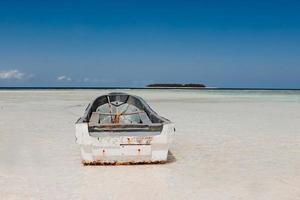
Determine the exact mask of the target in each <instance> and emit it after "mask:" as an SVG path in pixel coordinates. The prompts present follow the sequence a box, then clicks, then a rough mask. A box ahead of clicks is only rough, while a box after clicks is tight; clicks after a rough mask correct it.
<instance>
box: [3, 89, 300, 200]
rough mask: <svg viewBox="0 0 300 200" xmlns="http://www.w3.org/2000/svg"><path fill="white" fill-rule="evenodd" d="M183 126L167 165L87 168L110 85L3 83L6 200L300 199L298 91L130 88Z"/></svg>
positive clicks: (299, 105)
mask: <svg viewBox="0 0 300 200" xmlns="http://www.w3.org/2000/svg"><path fill="white" fill-rule="evenodd" d="M123 91H125V92H129V93H132V94H137V95H140V96H142V97H143V98H145V99H146V100H147V101H148V103H149V104H150V106H151V107H152V108H153V109H154V110H155V111H157V112H158V113H159V114H160V115H162V116H164V117H167V118H169V119H171V120H172V121H174V122H175V124H176V137H175V141H174V144H173V145H172V147H171V149H170V152H171V154H170V159H169V163H167V164H159V165H132V166H83V165H82V164H81V162H80V153H79V148H78V146H77V144H76V143H75V137H74V133H75V128H74V127H75V126H74V123H75V121H76V120H77V119H78V118H79V116H81V115H82V114H83V112H84V109H85V107H86V106H87V104H88V103H89V102H90V101H91V100H92V99H93V98H95V97H96V96H98V95H101V94H104V93H106V92H109V90H59V91H56V90H49V91H47V90H43V91H37V90H32V91H22V90H20V91H0V111H1V115H0V199H218V200H219V199H222V200H223V199H249V200H253V199H256V200H259V199H266V200H270V199H272V200H276V199H278V200H283V199H300V156H299V155H300V92H279V91H277V92H270V91H265V92H264V91H261V92H257V91H249V92H247V91H244V92H237V91H182V90H172V91H166V90H123Z"/></svg>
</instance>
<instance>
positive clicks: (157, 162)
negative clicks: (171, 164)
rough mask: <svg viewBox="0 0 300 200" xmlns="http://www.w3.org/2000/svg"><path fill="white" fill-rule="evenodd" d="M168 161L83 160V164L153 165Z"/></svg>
mask: <svg viewBox="0 0 300 200" xmlns="http://www.w3.org/2000/svg"><path fill="white" fill-rule="evenodd" d="M165 163H168V161H165V160H162V161H138V162H136V161H126V162H118V161H113V162H103V161H92V162H86V161H82V164H83V165H84V166H89V165H152V164H165Z"/></svg>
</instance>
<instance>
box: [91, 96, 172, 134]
mask: <svg viewBox="0 0 300 200" xmlns="http://www.w3.org/2000/svg"><path fill="white" fill-rule="evenodd" d="M86 121H87V122H88V126H89V130H90V131H134V130H136V131H141V130H144V131H146V130H149V131H158V130H161V129H162V125H163V123H164V122H166V121H168V120H167V119H165V118H163V117H160V116H158V115H157V113H155V112H154V111H153V110H152V109H151V108H150V107H149V106H148V104H146V102H145V101H144V100H143V99H141V98H139V97H137V96H133V95H129V94H126V93H109V94H108V95H103V96H100V97H98V98H97V99H96V100H95V101H94V102H93V103H92V104H91V105H89V106H88V108H87V110H86Z"/></svg>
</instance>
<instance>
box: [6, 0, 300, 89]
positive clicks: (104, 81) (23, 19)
mask: <svg viewBox="0 0 300 200" xmlns="http://www.w3.org/2000/svg"><path fill="white" fill-rule="evenodd" d="M299 10H300V3H299V1H81V2H79V1H78V2H77V1H54V0H53V1H26V2H25V1H13V0H12V1H1V2H0V86H144V85H146V84H149V83H157V82H159V83H173V82H179V83H190V82H193V83H194V82H195V83H198V82H201V83H205V84H207V85H208V86H214V87H270V88H300V12H299Z"/></svg>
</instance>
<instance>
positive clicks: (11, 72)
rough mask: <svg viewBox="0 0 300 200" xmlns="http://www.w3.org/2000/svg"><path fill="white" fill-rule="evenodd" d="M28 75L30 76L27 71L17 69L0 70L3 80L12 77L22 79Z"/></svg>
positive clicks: (0, 76)
mask: <svg viewBox="0 0 300 200" xmlns="http://www.w3.org/2000/svg"><path fill="white" fill-rule="evenodd" d="M32 76H33V75H32V74H31V75H30V77H32ZM27 77H28V76H27V75H26V74H25V73H23V72H20V71H19V70H17V69H13V70H2V71H0V79H2V80H11V79H16V80H21V79H24V78H27Z"/></svg>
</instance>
